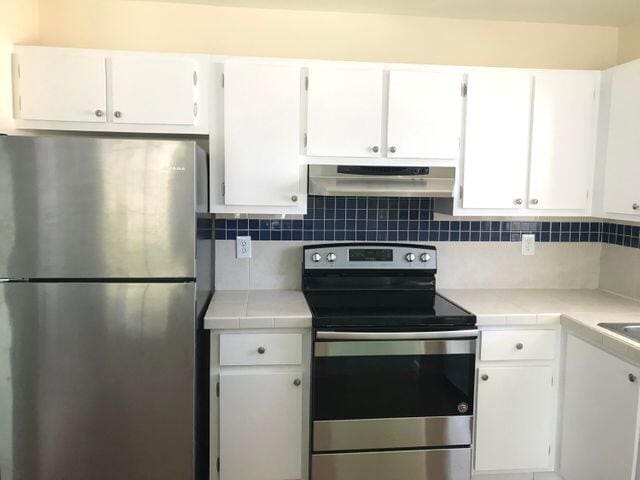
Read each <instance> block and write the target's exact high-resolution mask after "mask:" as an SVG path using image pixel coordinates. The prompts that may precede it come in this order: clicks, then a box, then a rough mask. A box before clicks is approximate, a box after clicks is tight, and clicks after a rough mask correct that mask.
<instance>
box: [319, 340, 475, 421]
mask: <svg viewBox="0 0 640 480" xmlns="http://www.w3.org/2000/svg"><path fill="white" fill-rule="evenodd" d="M462 342H464V343H462ZM452 346H453V347H452ZM352 347H353V348H352ZM448 352H466V353H448ZM387 353H388V354H387ZM474 374H475V341H473V340H453V341H452V340H448V341H438V342H433V341H391V342H389V341H387V342H379V341H375V342H367V341H359V342H316V344H315V357H314V372H313V375H314V389H313V417H314V420H348V419H368V418H400V417H427V416H455V415H471V414H472V412H473V389H474Z"/></svg>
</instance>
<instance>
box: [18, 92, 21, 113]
mask: <svg viewBox="0 0 640 480" xmlns="http://www.w3.org/2000/svg"><path fill="white" fill-rule="evenodd" d="M18 111H19V112H21V111H22V95H18Z"/></svg>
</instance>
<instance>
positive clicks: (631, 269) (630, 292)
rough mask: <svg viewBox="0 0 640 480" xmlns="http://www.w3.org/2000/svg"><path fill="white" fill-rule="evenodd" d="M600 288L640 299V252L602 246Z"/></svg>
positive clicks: (617, 246)
mask: <svg viewBox="0 0 640 480" xmlns="http://www.w3.org/2000/svg"><path fill="white" fill-rule="evenodd" d="M600 271H601V274H600V288H602V289H604V290H609V291H611V292H615V293H619V294H620V295H625V296H627V297H632V298H637V299H640V250H638V249H637V248H629V247H621V246H619V245H609V244H604V245H602V257H601V259H600Z"/></svg>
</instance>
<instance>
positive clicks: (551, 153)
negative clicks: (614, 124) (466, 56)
mask: <svg viewBox="0 0 640 480" xmlns="http://www.w3.org/2000/svg"><path fill="white" fill-rule="evenodd" d="M598 78H599V73H598V72H549V73H540V74H536V76H535V95H534V102H533V127H532V139H531V176H530V191H529V208H532V209H540V210H587V209H588V208H589V205H590V196H589V195H588V193H589V191H590V189H591V185H592V182H593V170H594V159H595V138H596V121H597V102H596V99H597V97H596V89H597V87H598Z"/></svg>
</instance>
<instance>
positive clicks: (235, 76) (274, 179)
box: [224, 63, 306, 213]
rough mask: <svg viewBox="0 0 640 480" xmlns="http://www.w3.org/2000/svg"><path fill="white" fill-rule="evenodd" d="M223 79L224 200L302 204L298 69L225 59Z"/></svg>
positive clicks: (239, 202)
mask: <svg viewBox="0 0 640 480" xmlns="http://www.w3.org/2000/svg"><path fill="white" fill-rule="evenodd" d="M224 79H225V80H224V81H225V85H224V156H225V160H224V178H225V197H224V198H225V204H227V205H246V206H284V207H297V206H300V207H302V208H303V207H304V205H306V193H305V192H304V191H301V179H300V98H301V96H300V93H301V92H300V90H301V77H300V68H299V67H296V66H288V65H265V64H248V63H247V64H245V63H227V64H226V65H225V67H224ZM283 213H286V212H284V211H283Z"/></svg>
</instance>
